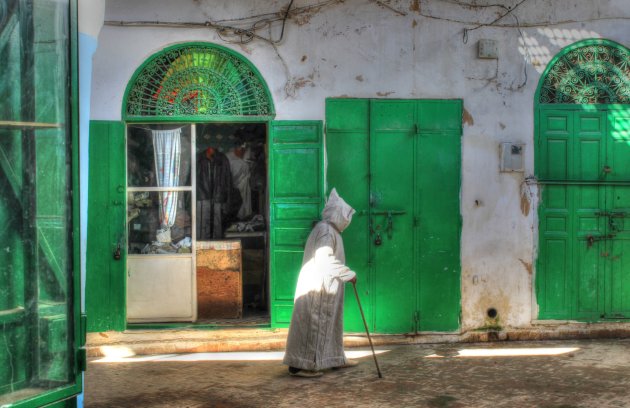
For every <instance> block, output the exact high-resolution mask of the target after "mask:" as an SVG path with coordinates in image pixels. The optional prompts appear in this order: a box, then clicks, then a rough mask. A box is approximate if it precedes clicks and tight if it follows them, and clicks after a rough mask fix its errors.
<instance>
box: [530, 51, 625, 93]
mask: <svg viewBox="0 0 630 408" xmlns="http://www.w3.org/2000/svg"><path fill="white" fill-rule="evenodd" d="M539 102H540V103H576V104H584V103H588V104H594V103H604V104H607V103H630V52H629V51H628V50H627V49H624V48H623V47H615V46H611V45H607V44H589V45H584V46H580V47H577V48H574V49H572V50H570V51H568V52H567V53H565V54H563V55H562V56H560V57H559V58H557V59H556V60H555V62H553V63H552V66H551V67H550V69H549V70H548V72H547V76H546V77H545V79H544V82H543V83H542V87H541V90H540V96H539Z"/></svg>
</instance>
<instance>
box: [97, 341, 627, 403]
mask: <svg viewBox="0 0 630 408" xmlns="http://www.w3.org/2000/svg"><path fill="white" fill-rule="evenodd" d="M361 350H365V349H361ZM361 350H359V349H348V352H349V353H351V354H355V355H356V354H357V353H360V352H361ZM368 350H369V349H368ZM378 350H379V351H381V354H379V355H378V359H379V363H380V366H381V370H382V372H383V376H384V378H383V379H379V378H377V375H376V370H375V366H374V362H373V360H372V357H371V355H370V354H369V352H365V353H363V354H364V355H365V356H364V357H361V358H359V361H361V364H359V366H358V367H355V368H350V369H344V370H337V371H330V372H327V373H326V374H325V375H324V376H323V377H321V378H317V379H303V378H295V377H289V376H288V375H287V371H286V367H285V366H283V365H282V364H281V362H280V361H279V359H280V358H281V354H282V353H281V352H275V353H274V352H258V353H255V352H254V353H197V354H186V355H170V356H137V357H129V358H116V357H115V356H113V357H112V356H110V357H108V358H105V359H101V358H96V359H92V360H91V361H90V363H89V365H88V371H87V373H86V385H85V406H86V407H88V408H89V407H94V408H96V407H221V408H222V407H226V408H227V407H234V408H246V407H353V408H362V407H396V408H398V407H429V408H461V407H479V408H484V407H519V408H520V407H537V408H572V407H596V408H608V407H630V339H622V340H596V341H595V340H593V341H588V340H566V341H540V342H497V343H479V344H421V345H406V346H391V347H387V346H379V347H378ZM384 350H389V351H384ZM107 361H109V362H107Z"/></svg>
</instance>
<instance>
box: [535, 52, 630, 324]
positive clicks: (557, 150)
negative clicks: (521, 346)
mask: <svg viewBox="0 0 630 408" xmlns="http://www.w3.org/2000/svg"><path fill="white" fill-rule="evenodd" d="M535 115H536V127H535V131H536V175H537V178H538V181H539V183H540V185H541V199H542V200H541V204H540V207H539V234H540V236H539V248H538V264H537V275H536V289H537V300H538V305H539V318H540V319H577V320H587V321H596V320H605V319H626V318H630V256H629V255H628V254H630V52H629V50H628V49H626V48H625V47H623V46H621V45H619V44H616V43H613V42H611V41H606V40H587V41H582V42H579V43H576V44H574V45H572V46H569V47H567V48H566V49H564V50H562V51H561V52H560V53H559V54H558V56H556V57H555V58H554V59H553V60H552V61H551V63H550V64H549V66H548V67H547V70H546V71H545V73H544V74H543V76H542V78H541V81H540V83H539V86H538V91H537V94H536V102H535Z"/></svg>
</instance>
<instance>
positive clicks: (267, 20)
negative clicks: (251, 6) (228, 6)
mask: <svg viewBox="0 0 630 408" xmlns="http://www.w3.org/2000/svg"><path fill="white" fill-rule="evenodd" d="M368 1H369V2H371V3H373V4H377V5H379V6H382V7H386V8H388V9H390V10H392V11H394V12H395V13H396V14H397V15H400V16H402V17H405V16H407V15H408V14H407V13H405V12H403V11H400V10H397V9H396V8H394V7H392V6H391V5H389V4H388V2H386V1H384V0H368ZM429 1H430V0H421V1H420V7H418V9H419V10H418V11H416V12H415V14H418V15H420V16H422V17H424V18H428V19H432V20H439V21H445V22H450V23H456V24H462V25H474V27H472V28H464V31H463V42H464V43H467V41H468V33H469V32H470V31H474V30H477V29H479V28H481V27H494V28H516V29H518V30H519V32H520V34H521V36H522V35H523V34H522V29H523V28H534V27H549V26H557V25H563V24H574V23H584V22H592V21H605V20H627V19H628V18H629V17H625V16H614V17H596V18H588V19H583V20H560V21H537V22H531V23H520V22H519V21H518V18H516V15H515V14H512V13H513V12H514V10H516V9H517V8H518V7H520V6H521V5H522V4H524V3H525V2H526V1H528V0H520V1H519V2H518V3H516V4H515V5H514V6H513V7H508V6H505V5H503V4H483V5H482V4H474V3H468V2H465V1H459V0H435V1H439V2H443V3H448V4H454V5H457V6H460V7H466V8H470V9H486V8H493V7H494V8H500V9H502V10H504V12H503V13H502V14H501V15H499V16H498V17H497V18H495V19H494V20H493V21H491V22H488V23H484V22H480V21H465V20H460V19H453V18H446V17H439V16H434V15H431V14H427V13H424V12H422V11H420V10H422V9H423V8H424V7H423V6H422V4H423V3H428V2H429ZM293 3H294V0H291V1H290V2H289V4H288V6H287V8H286V9H285V10H281V11H277V12H271V13H262V14H257V15H251V16H247V17H236V18H232V19H224V20H215V21H213V20H210V19H209V20H207V21H205V22H169V21H112V20H108V21H105V25H108V26H118V27H170V28H209V29H214V30H215V31H216V32H217V35H218V36H219V38H220V39H221V40H222V41H224V42H226V43H230V44H247V43H249V42H251V41H253V40H254V39H257V40H261V41H264V42H267V43H269V44H271V45H276V44H278V43H280V42H281V41H282V40H283V39H284V34H285V27H286V23H287V20H289V19H290V18H291V17H296V16H300V15H303V14H305V13H309V12H318V11H320V10H322V9H323V8H325V7H328V6H332V5H338V4H342V3H344V1H343V0H327V1H321V2H318V3H314V4H311V5H306V6H302V7H293ZM510 14H512V15H513V16H514V17H515V18H516V24H507V23H504V24H498V22H499V21H501V20H502V19H503V18H505V17H506V16H507V15H510ZM249 21H253V22H251V23H249V24H248V26H247V27H236V26H235V24H239V23H243V22H249ZM280 21H281V22H282V29H281V32H280V36H279V38H278V39H276V40H274V39H273V38H272V36H271V26H272V25H273V24H274V23H276V22H280ZM265 28H266V29H268V30H269V35H268V36H263V35H260V34H258V32H260V31H261V30H263V29H265ZM230 37H236V38H237V39H236V40H235V39H233V38H230Z"/></svg>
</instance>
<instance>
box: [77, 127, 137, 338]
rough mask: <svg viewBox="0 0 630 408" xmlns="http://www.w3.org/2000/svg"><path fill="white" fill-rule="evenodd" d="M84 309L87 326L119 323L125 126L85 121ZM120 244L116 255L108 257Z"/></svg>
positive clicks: (119, 326)
mask: <svg viewBox="0 0 630 408" xmlns="http://www.w3.org/2000/svg"><path fill="white" fill-rule="evenodd" d="M89 154H90V165H89V167H90V169H89V171H90V174H89V191H88V237H87V271H86V274H87V277H86V312H87V315H88V331H89V332H97V331H105V330H118V331H122V330H124V329H125V325H126V323H125V320H126V319H125V293H126V291H125V282H126V276H127V274H126V273H125V269H126V263H127V261H126V256H125V255H126V247H127V246H126V245H125V242H124V237H125V222H126V214H125V165H126V164H125V127H124V124H123V123H122V122H109V121H92V122H91V123H90V153H89ZM119 244H120V246H121V258H120V259H119V260H115V259H114V257H113V254H114V251H115V250H116V248H117V246H118V245H119Z"/></svg>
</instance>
